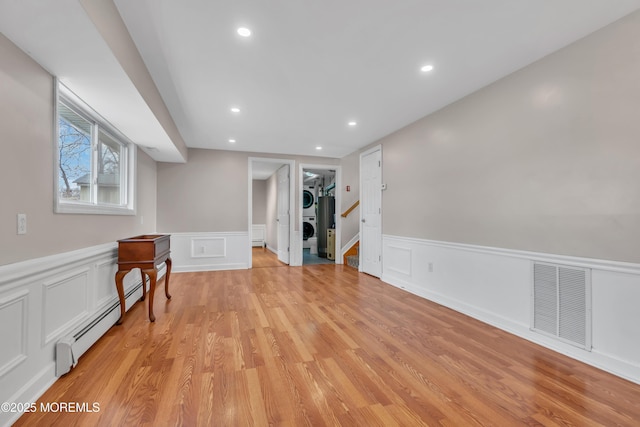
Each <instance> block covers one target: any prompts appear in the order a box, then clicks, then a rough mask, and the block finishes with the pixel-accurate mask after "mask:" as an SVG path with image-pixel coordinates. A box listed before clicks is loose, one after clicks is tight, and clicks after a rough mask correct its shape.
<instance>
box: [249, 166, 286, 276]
mask: <svg viewBox="0 0 640 427" xmlns="http://www.w3.org/2000/svg"><path fill="white" fill-rule="evenodd" d="M294 165H295V162H294V161H293V160H286V159H271V158H258V157H250V158H249V200H248V206H249V212H248V218H249V234H250V236H249V245H248V251H249V255H248V256H249V263H248V264H249V265H250V266H251V267H253V266H254V262H253V261H254V260H253V258H254V256H253V253H254V250H255V249H254V248H260V249H261V250H263V251H268V252H271V253H273V254H274V255H275V256H276V259H277V261H278V262H279V263H280V265H294V264H295V260H293V259H292V257H291V247H293V245H292V241H293V240H292V239H293V236H294V231H293V226H294V221H293V218H294V216H293V212H295V204H294V200H295V197H293V195H294V194H295V193H294V181H295V180H294V179H292V171H293V169H294ZM263 259H264V257H260V260H263ZM260 260H258V262H259V263H260Z"/></svg>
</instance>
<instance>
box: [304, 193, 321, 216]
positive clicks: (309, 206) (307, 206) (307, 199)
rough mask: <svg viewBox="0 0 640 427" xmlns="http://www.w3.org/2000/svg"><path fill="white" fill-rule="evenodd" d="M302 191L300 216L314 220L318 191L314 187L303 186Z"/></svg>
mask: <svg viewBox="0 0 640 427" xmlns="http://www.w3.org/2000/svg"><path fill="white" fill-rule="evenodd" d="M302 190H303V191H302V216H303V217H314V218H315V216H316V203H317V201H318V200H317V199H318V189H317V187H316V186H311V185H305V186H304V187H303V188H302Z"/></svg>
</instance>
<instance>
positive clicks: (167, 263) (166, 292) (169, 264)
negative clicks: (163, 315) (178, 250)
mask: <svg viewBox="0 0 640 427" xmlns="http://www.w3.org/2000/svg"><path fill="white" fill-rule="evenodd" d="M165 263H166V265H167V272H166V273H165V276H164V294H165V295H166V296H167V299H171V295H169V277H170V276H171V264H172V262H171V258H167V260H166V261H165Z"/></svg>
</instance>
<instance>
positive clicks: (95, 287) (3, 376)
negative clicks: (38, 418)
mask: <svg viewBox="0 0 640 427" xmlns="http://www.w3.org/2000/svg"><path fill="white" fill-rule="evenodd" d="M116 260H117V243H115V242H113V243H109V244H105V245H100V246H94V247H90V248H84V249H81V250H77V251H73V252H66V253H61V254H57V255H52V256H48V257H43V258H37V259H32V260H28V261H24V262H18V263H14V264H8V265H3V266H0V343H2V345H0V402H35V401H36V400H37V399H38V397H40V396H41V395H42V393H44V391H46V389H47V388H49V387H50V386H51V384H53V382H54V381H55V380H56V376H55V344H56V342H57V341H58V340H59V339H60V338H61V337H68V336H73V335H74V334H76V333H77V332H78V331H80V330H81V329H83V328H85V327H86V326H87V325H88V324H89V323H91V322H92V321H93V320H94V319H96V318H102V317H101V316H102V314H103V313H104V312H105V308H108V307H115V308H114V309H112V310H111V311H110V312H109V314H108V316H107V317H105V318H104V319H106V324H105V321H104V320H103V321H102V322H100V323H99V325H98V326H97V327H96V328H94V329H92V330H91V331H90V332H89V333H88V334H87V335H93V336H92V340H93V341H91V342H89V341H88V340H87V339H84V341H83V344H85V343H86V345H91V343H93V342H95V340H97V339H98V338H99V337H100V336H101V335H102V334H104V333H105V332H106V330H108V328H109V327H110V326H111V325H113V323H115V322H116V321H117V319H118V317H119V308H118V305H117V302H118V295H117V292H116V288H115V281H114V275H115V271H116V269H117V265H116ZM162 273H163V270H162V269H161V270H160V273H159V276H161V275H162ZM140 283H141V276H140V272H139V270H137V269H135V270H133V271H132V272H131V273H129V274H127V275H126V276H125V278H124V288H125V293H130V296H129V297H128V299H127V303H126V306H127V308H130V307H131V306H132V305H133V304H134V303H135V302H137V301H138V300H139V298H140V297H141V296H142V288H141V287H140ZM85 337H86V336H85ZM80 360H82V359H80ZM20 415H21V414H16V413H7V412H0V426H8V425H11V423H13V422H15V420H16V419H17V418H18V417H19V416H20Z"/></svg>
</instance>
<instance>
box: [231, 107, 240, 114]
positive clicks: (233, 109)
mask: <svg viewBox="0 0 640 427" xmlns="http://www.w3.org/2000/svg"><path fill="white" fill-rule="evenodd" d="M230 110H231V112H232V113H235V114H238V113H239V112H240V108H238V107H231V108H230Z"/></svg>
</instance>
